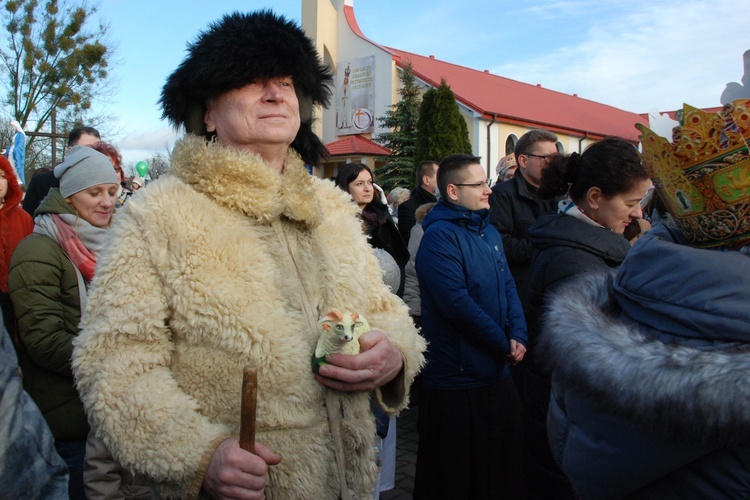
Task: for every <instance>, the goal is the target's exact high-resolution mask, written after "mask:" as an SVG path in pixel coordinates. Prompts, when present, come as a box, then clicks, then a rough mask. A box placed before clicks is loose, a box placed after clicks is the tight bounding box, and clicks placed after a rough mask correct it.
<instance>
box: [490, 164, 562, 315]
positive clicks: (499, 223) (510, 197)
mask: <svg viewBox="0 0 750 500" xmlns="http://www.w3.org/2000/svg"><path fill="white" fill-rule="evenodd" d="M490 207H491V212H490V214H491V219H490V221H491V222H492V225H493V226H495V227H496V228H497V230H498V231H500V234H501V235H502V237H503V246H504V247H505V252H506V256H507V258H508V264H509V265H510V271H511V272H512V273H513V278H514V279H515V281H516V288H517V289H518V295H519V296H520V297H521V302H522V303H523V307H524V310H526V308H527V307H528V295H529V285H530V276H529V275H530V272H531V260H532V257H533V255H534V247H533V246H532V245H531V241H529V228H530V227H531V225H532V224H534V222H536V220H537V219H538V218H539V216H540V215H542V214H544V213H548V212H552V211H554V210H555V207H557V201H556V200H542V199H540V198H539V196H538V195H537V192H536V188H535V187H534V186H532V185H531V184H529V183H528V182H527V181H526V179H524V177H523V174H522V173H521V172H520V171H519V172H516V176H515V177H513V178H512V179H510V180H507V181H505V182H502V183H500V184H496V185H495V186H493V187H492V194H491V195H490Z"/></svg>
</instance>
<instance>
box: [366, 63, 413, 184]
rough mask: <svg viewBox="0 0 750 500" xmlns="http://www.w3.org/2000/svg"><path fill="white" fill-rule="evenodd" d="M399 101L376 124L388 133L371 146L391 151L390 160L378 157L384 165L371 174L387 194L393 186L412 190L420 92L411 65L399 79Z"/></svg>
mask: <svg viewBox="0 0 750 500" xmlns="http://www.w3.org/2000/svg"><path fill="white" fill-rule="evenodd" d="M399 78H400V80H401V88H400V89H399V95H400V96H401V100H400V101H399V102H397V103H396V104H394V105H392V106H391V108H392V109H389V110H388V111H386V113H385V116H384V117H381V118H378V121H379V122H380V123H381V124H382V125H383V126H384V127H388V128H389V129H390V130H391V131H390V132H384V133H382V134H380V135H378V136H377V137H375V139H374V140H375V142H378V143H380V144H382V145H383V146H385V147H387V148H388V149H390V150H391V155H390V156H383V157H379V158H378V160H380V161H383V162H385V165H384V166H383V167H381V168H378V169H377V170H376V171H375V175H376V176H377V179H378V184H380V185H381V186H382V187H383V189H385V190H386V191H390V190H391V189H393V188H394V187H396V186H400V187H408V188H409V189H411V188H413V187H414V184H415V175H416V173H415V164H414V147H415V144H416V139H417V120H418V118H419V103H420V91H419V87H418V86H417V83H416V80H415V78H414V74H413V73H412V69H411V65H409V64H407V65H406V66H405V67H404V69H403V71H402V72H401V75H400V77H399Z"/></svg>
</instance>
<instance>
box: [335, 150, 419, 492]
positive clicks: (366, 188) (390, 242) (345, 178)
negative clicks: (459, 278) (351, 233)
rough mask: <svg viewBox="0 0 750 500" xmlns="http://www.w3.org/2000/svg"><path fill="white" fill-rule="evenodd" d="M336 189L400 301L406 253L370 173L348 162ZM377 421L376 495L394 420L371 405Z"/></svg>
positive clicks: (392, 445)
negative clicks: (351, 207)
mask: <svg viewBox="0 0 750 500" xmlns="http://www.w3.org/2000/svg"><path fill="white" fill-rule="evenodd" d="M335 182H336V186H338V187H339V188H341V189H343V190H344V191H346V192H347V193H349V194H350V195H351V196H352V199H353V200H354V202H355V203H356V204H357V205H358V206H359V208H360V210H361V211H362V227H363V229H364V232H365V234H366V235H367V236H368V242H369V243H370V245H371V246H372V247H373V248H374V249H375V255H376V256H377V258H378V262H379V263H380V267H381V269H382V270H383V282H384V283H385V284H386V285H387V286H388V287H389V288H390V289H391V291H392V292H393V293H395V294H396V295H398V296H399V297H401V298H403V296H404V283H405V279H406V263H407V262H408V261H409V251H408V249H407V248H406V244H405V243H404V240H403V239H401V235H400V234H399V232H398V227H396V224H394V222H393V219H391V215H390V212H389V211H388V205H386V204H385V203H383V201H382V199H381V196H380V193H379V192H378V190H377V188H376V186H375V184H374V183H373V176H372V170H370V168H369V167H368V166H367V165H364V164H362V163H347V164H346V165H344V166H343V167H341V170H339V173H338V174H337V175H336V181H335ZM370 407H371V409H372V412H373V414H374V415H375V418H376V420H377V434H378V437H379V438H380V439H382V445H381V450H380V457H381V458H382V466H381V472H380V475H379V477H378V484H377V486H376V490H375V492H376V493H378V492H380V491H386V490H388V489H391V488H393V483H394V481H395V467H396V417H390V418H389V417H388V415H386V414H385V412H383V411H382V410H380V408H378V407H377V405H374V404H371V405H370Z"/></svg>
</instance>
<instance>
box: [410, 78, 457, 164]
mask: <svg viewBox="0 0 750 500" xmlns="http://www.w3.org/2000/svg"><path fill="white" fill-rule="evenodd" d="M454 153H468V154H471V142H470V141H469V129H468V127H467V126H466V121H465V120H464V118H463V117H462V116H461V112H460V111H459V110H458V104H457V103H456V96H455V95H454V94H453V91H452V90H451V88H450V87H449V86H448V84H447V83H446V82H445V80H443V81H442V82H441V83H440V87H438V88H437V89H431V90H428V91H427V92H425V94H424V96H423V97H422V105H421V106H420V108H419V121H418V122H417V142H416V149H415V153H414V164H415V165H419V164H420V163H421V162H423V161H424V160H435V161H441V160H442V159H443V158H444V157H446V156H447V155H450V154H454Z"/></svg>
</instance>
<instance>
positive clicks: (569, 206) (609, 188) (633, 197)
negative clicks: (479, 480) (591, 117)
mask: <svg viewBox="0 0 750 500" xmlns="http://www.w3.org/2000/svg"><path fill="white" fill-rule="evenodd" d="M650 188H651V180H650V179H649V176H648V173H647V172H646V170H645V169H644V167H643V165H642V164H641V157H640V154H639V153H638V150H637V149H636V148H635V147H633V145H631V144H630V143H628V142H627V141H625V140H623V139H620V138H616V137H611V138H607V139H604V140H602V141H599V142H597V143H594V144H592V145H591V146H589V147H588V148H586V150H585V151H584V152H583V154H581V155H578V154H577V153H573V154H571V155H570V156H563V155H556V156H554V157H552V158H551V160H550V163H549V165H548V166H547V168H546V169H545V170H544V171H543V173H542V179H541V184H540V186H539V195H540V197H542V198H543V199H551V198H554V197H556V196H561V195H566V196H565V198H564V199H562V200H561V201H560V202H559V203H558V209H557V212H555V213H549V214H545V215H542V216H541V217H539V219H537V221H536V222H535V223H534V225H533V226H532V227H531V228H530V229H529V237H530V241H531V242H532V244H533V245H534V248H535V255H534V260H533V263H532V267H531V296H530V305H531V310H530V314H529V315H528V318H527V319H528V322H529V355H528V356H527V360H528V361H527V362H528V365H527V375H526V384H525V389H524V395H523V399H524V412H525V414H524V422H525V429H524V432H525V440H526V450H527V457H526V459H527V468H526V469H527V475H528V476H527V477H528V478H529V481H528V482H529V489H530V492H529V493H530V495H531V498H561V493H562V492H565V491H567V492H569V493H570V495H569V496H571V497H572V490H571V489H570V486H569V485H568V482H567V479H565V477H564V475H563V474H562V472H560V470H559V469H558V468H557V466H556V465H555V463H554V461H553V459H552V455H551V453H550V449H549V444H548V443H547V432H546V418H547V407H548V405H549V394H550V374H549V371H548V369H547V367H545V366H542V365H541V364H538V363H537V360H536V358H535V357H534V346H535V345H536V344H537V342H538V341H539V339H538V335H539V331H540V326H541V325H540V324H539V323H540V322H539V317H540V315H541V312H542V309H543V307H544V304H545V303H546V302H547V300H548V299H549V297H551V296H552V295H553V294H554V293H555V289H556V288H557V287H558V286H560V285H561V284H562V283H564V282H566V281H567V280H568V279H570V278H571V277H573V276H575V275H577V274H581V273H584V272H588V271H592V270H596V269H607V268H616V267H618V266H619V265H620V263H622V261H623V259H625V256H626V255H627V253H628V250H630V248H631V246H630V243H629V242H628V240H627V239H626V238H625V236H623V234H624V233H625V230H626V228H627V227H628V226H630V225H631V223H632V222H633V221H635V220H638V219H642V218H643V212H642V210H641V205H640V202H641V200H642V199H643V197H644V196H645V195H646V193H647V192H648V191H649V189H650Z"/></svg>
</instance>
